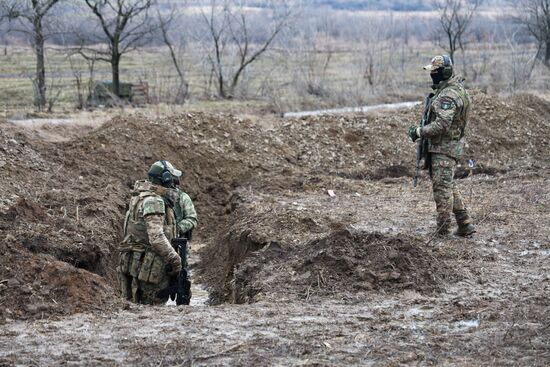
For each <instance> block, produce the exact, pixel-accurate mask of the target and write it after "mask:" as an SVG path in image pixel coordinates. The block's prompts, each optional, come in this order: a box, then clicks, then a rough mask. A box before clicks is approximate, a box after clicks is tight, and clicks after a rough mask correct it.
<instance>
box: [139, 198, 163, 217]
mask: <svg viewBox="0 0 550 367" xmlns="http://www.w3.org/2000/svg"><path fill="white" fill-rule="evenodd" d="M165 212H166V209H165V207H164V200H162V198H161V197H160V196H147V197H146V198H145V199H143V216H144V217H145V216H147V215H149V214H160V215H164V213H165Z"/></svg>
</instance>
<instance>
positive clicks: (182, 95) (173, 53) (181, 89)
mask: <svg viewBox="0 0 550 367" xmlns="http://www.w3.org/2000/svg"><path fill="white" fill-rule="evenodd" d="M157 16H158V24H159V28H160V32H161V34H162V39H163V41H164V44H165V45H166V46H167V47H168V51H169V52H170V59H171V60H172V63H173V64H174V68H175V69H176V72H177V73H178V77H179V86H178V90H177V92H176V96H175V98H174V102H175V103H183V102H185V100H186V99H187V97H188V94H189V83H188V82H187V78H186V76H185V69H184V68H183V65H182V63H181V60H180V58H179V57H178V52H177V50H176V46H175V45H174V42H173V41H172V39H171V37H170V32H169V31H170V28H171V27H172V25H173V22H174V19H176V18H177V17H178V14H177V12H176V10H175V8H174V9H172V11H171V12H170V14H169V15H168V16H163V15H162V14H161V13H160V11H158V12H157Z"/></svg>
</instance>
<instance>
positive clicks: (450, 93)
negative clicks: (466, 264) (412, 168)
mask: <svg viewBox="0 0 550 367" xmlns="http://www.w3.org/2000/svg"><path fill="white" fill-rule="evenodd" d="M424 69H425V70H429V71H430V76H431V78H432V81H433V85H432V89H434V93H433V97H432V98H431V104H430V106H429V110H428V111H429V112H428V120H427V123H426V125H425V126H424V127H419V126H416V125H413V126H411V127H409V136H410V138H411V139H412V141H413V142H414V141H416V140H417V139H419V138H422V139H427V140H428V151H427V152H426V153H425V154H427V155H426V156H425V157H424V158H425V168H427V169H429V172H430V176H431V178H432V187H433V197H434V201H435V205H436V210H437V233H438V234H439V235H444V236H445V235H448V234H449V227H450V224H451V213H454V215H455V218H456V222H457V224H458V230H457V231H456V232H455V234H456V235H458V236H464V237H465V236H468V235H471V234H473V233H474V232H475V227H474V226H473V224H472V219H471V218H470V216H469V215H468V211H467V209H466V207H465V206H464V202H463V200H462V197H461V195H460V192H459V191H458V188H457V186H456V182H455V181H454V173H455V168H456V164H457V162H458V160H459V159H460V157H461V155H462V150H463V147H464V131H465V129H466V124H467V122H468V110H469V108H470V104H471V102H470V95H469V94H468V92H467V91H466V89H465V88H464V84H463V82H464V79H463V78H461V77H458V76H453V65H452V62H451V59H450V58H449V56H447V55H443V56H436V57H434V58H433V59H432V61H431V63H430V64H429V65H426V66H424Z"/></svg>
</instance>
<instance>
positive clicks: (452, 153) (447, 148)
mask: <svg viewBox="0 0 550 367" xmlns="http://www.w3.org/2000/svg"><path fill="white" fill-rule="evenodd" d="M449 90H452V91H453V92H454V94H456V95H457V96H458V97H459V98H460V100H461V102H462V106H458V105H457V108H458V107H459V108H458V109H457V113H456V114H455V116H454V117H453V121H452V123H451V126H450V128H449V130H448V131H446V132H445V133H444V134H442V135H440V136H436V137H433V138H430V139H429V148H428V150H429V152H430V153H441V154H445V155H447V156H449V157H452V158H454V159H457V160H458V159H459V158H460V157H461V156H462V150H463V147H464V133H465V130H466V125H467V123H468V112H469V110H470V105H471V100H470V96H469V94H468V92H467V91H466V89H464V86H463V85H462V82H461V80H460V79H459V78H458V77H454V78H452V79H450V80H449V81H448V82H447V84H445V85H443V86H442V87H441V88H440V89H439V90H438V91H437V92H436V94H435V96H434V97H433V99H432V101H436V100H437V99H438V97H439V96H440V95H441V93H442V92H443V91H449ZM436 118H437V116H436V113H435V111H434V104H433V102H432V106H431V107H430V117H429V121H430V123H431V122H433V121H434V120H435V119H436Z"/></svg>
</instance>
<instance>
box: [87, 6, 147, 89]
mask: <svg viewBox="0 0 550 367" xmlns="http://www.w3.org/2000/svg"><path fill="white" fill-rule="evenodd" d="M84 1H85V3H86V5H87V6H88V7H89V8H90V10H91V11H92V12H93V14H94V16H95V18H96V20H97V22H98V26H99V28H100V30H101V32H102V33H103V37H102V41H104V42H106V43H107V49H106V50H98V49H93V48H86V47H81V49H80V50H81V54H82V55H83V56H85V57H94V58H95V59H96V60H100V61H105V62H108V63H110V64H111V72H112V79H113V92H114V94H116V95H117V96H118V95H120V60H121V58H122V56H123V55H124V54H126V53H128V52H130V51H133V50H135V49H136V48H137V47H139V46H141V45H143V44H144V43H145V42H146V38H147V37H148V36H150V35H151V34H152V33H153V32H154V31H155V30H156V28H157V25H156V24H155V23H154V22H153V17H151V16H150V14H149V10H150V9H151V7H152V6H153V5H154V3H155V0H84ZM90 54H91V55H92V56H89V55H90Z"/></svg>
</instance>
